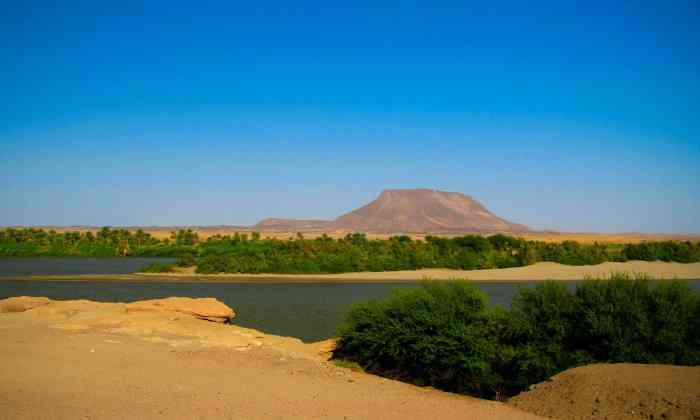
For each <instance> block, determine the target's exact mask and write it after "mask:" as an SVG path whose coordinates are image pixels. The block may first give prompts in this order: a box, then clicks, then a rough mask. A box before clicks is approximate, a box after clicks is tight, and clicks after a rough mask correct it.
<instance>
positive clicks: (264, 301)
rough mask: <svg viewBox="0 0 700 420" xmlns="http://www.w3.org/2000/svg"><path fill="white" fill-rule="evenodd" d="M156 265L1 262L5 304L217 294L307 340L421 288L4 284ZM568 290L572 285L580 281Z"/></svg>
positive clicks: (260, 325)
mask: <svg viewBox="0 0 700 420" xmlns="http://www.w3.org/2000/svg"><path fill="white" fill-rule="evenodd" d="M17 260H21V261H17ZM154 261H160V262H162V261H164V259H155V260H154V259H151V258H23V259H17V258H0V299H1V298H6V297H10V296H21V295H28V296H47V297H49V298H52V299H89V300H95V301H103V302H131V301H135V300H142V299H155V298H162V297H168V296H189V297H214V298H217V299H219V300H221V301H222V302H224V303H225V304H227V305H229V306H230V307H232V308H233V309H234V310H235V311H236V318H235V319H234V323H235V324H238V325H241V326H244V327H249V328H255V329H257V330H260V331H263V332H266V333H270V334H276V335H285V336H291V337H297V338H300V339H302V340H304V341H307V342H309V341H318V340H323V339H326V338H329V337H333V336H334V334H335V330H336V328H337V326H338V325H339V324H340V323H341V322H342V320H343V318H344V317H345V314H346V313H347V310H348V308H349V307H350V305H351V304H352V303H355V302H361V301H366V300H369V299H379V298H383V297H386V296H387V295H388V294H389V293H391V290H392V289H395V288H412V287H418V284H416V283H359V284H358V283H344V284H343V283H340V284H339V283H312V284H283V283H272V282H271V283H245V284H237V283H164V282H150V283H146V282H99V281H94V282H92V281H80V282H78V281H76V282H71V281H22V280H9V279H7V280H3V279H2V277H3V276H5V277H7V276H18V275H28V274H63V275H70V274H123V273H129V272H133V271H137V270H138V269H139V268H142V267H143V266H145V265H148V264H150V263H152V262H154ZM261 281H264V279H261ZM476 284H477V285H478V286H479V287H480V288H481V289H482V290H483V291H484V292H485V293H486V295H488V297H489V299H490V300H491V302H492V303H494V304H499V305H504V306H509V305H510V303H511V301H512V299H513V296H514V295H515V293H516V292H517V290H518V288H519V287H532V285H533V284H535V283H534V282H532V283H530V282H525V283H522V282H520V283H476ZM690 284H691V287H693V288H694V289H695V290H700V281H699V280H694V281H691V282H690ZM567 285H568V286H569V287H572V288H573V287H575V286H576V283H575V282H569V283H567Z"/></svg>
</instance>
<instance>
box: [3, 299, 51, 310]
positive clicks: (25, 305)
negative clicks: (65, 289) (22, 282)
mask: <svg viewBox="0 0 700 420" xmlns="http://www.w3.org/2000/svg"><path fill="white" fill-rule="evenodd" d="M49 302H51V299H49V298H47V297H33V296H17V297H11V298H7V299H2V300H0V313H8V312H24V311H28V310H30V309H34V308H37V307H39V306H44V305H47V304H48V303H49Z"/></svg>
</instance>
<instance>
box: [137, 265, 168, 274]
mask: <svg viewBox="0 0 700 420" xmlns="http://www.w3.org/2000/svg"><path fill="white" fill-rule="evenodd" d="M173 271H175V264H162V263H153V264H150V265H147V266H146V267H144V268H142V269H141V272H142V273H172V272H173Z"/></svg>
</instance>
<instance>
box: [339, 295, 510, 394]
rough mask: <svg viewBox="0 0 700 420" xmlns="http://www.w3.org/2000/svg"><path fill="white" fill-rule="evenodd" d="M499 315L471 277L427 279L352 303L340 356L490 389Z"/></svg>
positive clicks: (467, 389) (419, 378) (439, 383)
mask: <svg viewBox="0 0 700 420" xmlns="http://www.w3.org/2000/svg"><path fill="white" fill-rule="evenodd" d="M496 320H497V317H495V316H493V313H492V312H491V311H489V310H488V309H487V299H486V296H485V295H484V294H483V293H482V292H481V291H479V290H478V289H477V288H476V287H474V286H472V285H470V284H467V283H460V282H454V283H425V284H424V285H423V287H422V288H420V289H414V290H410V289H398V290H395V291H394V292H393V293H392V295H391V296H390V297H389V298H388V299H386V300H383V301H382V300H379V301H372V302H368V303H363V304H358V305H355V306H353V308H352V310H351V311H350V313H349V315H348V318H347V320H346V322H345V324H344V325H343V326H341V327H340V330H339V334H340V337H341V338H340V342H339V345H338V347H337V349H336V354H335V355H336V356H338V357H341V358H347V359H350V360H355V361H357V362H358V363H360V365H361V366H362V367H363V368H364V369H365V370H367V371H369V372H377V373H382V374H388V375H390V376H393V377H398V378H402V379H405V380H410V381H412V382H415V383H419V384H424V385H432V386H436V387H438V388H442V389H447V390H450V391H455V392H462V393H469V394H476V395H490V394H492V393H493V392H494V390H495V386H496V385H497V384H498V382H499V380H498V378H497V377H496V375H495V373H494V372H493V371H492V360H493V358H494V356H495V355H496V354H497V350H498V348H497V347H498V338H497V336H496V334H494V331H495V329H496V328H497V323H496V322H495V321H496Z"/></svg>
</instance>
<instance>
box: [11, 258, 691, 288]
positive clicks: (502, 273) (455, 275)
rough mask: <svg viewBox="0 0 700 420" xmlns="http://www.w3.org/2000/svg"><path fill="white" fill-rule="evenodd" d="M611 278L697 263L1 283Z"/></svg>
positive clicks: (671, 273) (675, 271)
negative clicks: (612, 274) (621, 274)
mask: <svg viewBox="0 0 700 420" xmlns="http://www.w3.org/2000/svg"><path fill="white" fill-rule="evenodd" d="M613 272H627V273H636V274H646V275H649V276H652V277H654V278H656V279H659V280H673V279H683V280H697V279H700V263H690V264H682V263H675V262H662V261H653V262H649V261H627V262H605V263H602V264H598V265H583V266H571V265H563V264H558V263H551V262H541V263H536V264H533V265H529V266H525V267H513V268H498V269H487V270H469V271H466V270H448V269H423V270H413V271H383V272H359V273H341V274H197V273H195V272H194V269H193V268H190V269H185V270H180V271H178V272H175V273H134V274H81V275H35V276H7V277H0V281H2V280H28V281H115V282H139V281H143V282H202V283H204V282H210V283H406V282H413V281H421V280H423V279H426V278H430V279H436V280H448V279H466V280H470V281H478V282H508V283H512V282H531V281H544V280H560V281H577V280H583V279H585V278H586V277H607V276H609V275H610V274H611V273H613Z"/></svg>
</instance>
